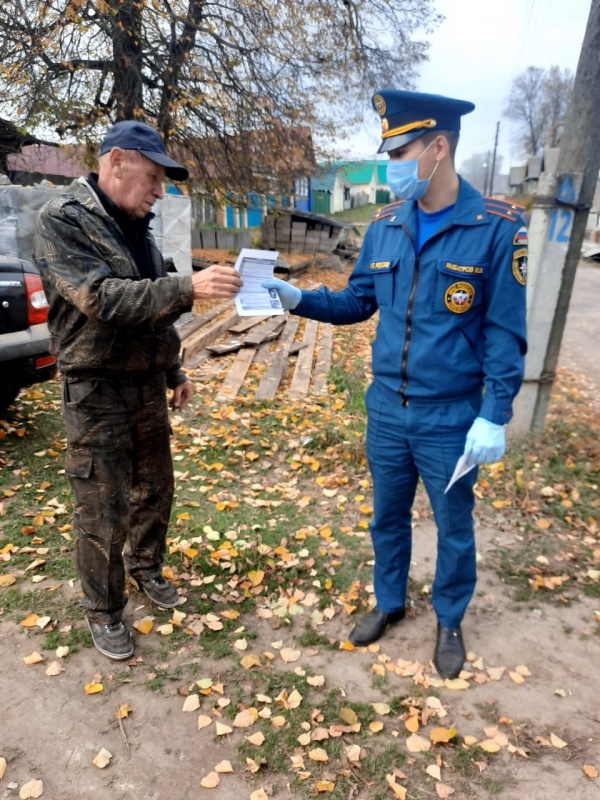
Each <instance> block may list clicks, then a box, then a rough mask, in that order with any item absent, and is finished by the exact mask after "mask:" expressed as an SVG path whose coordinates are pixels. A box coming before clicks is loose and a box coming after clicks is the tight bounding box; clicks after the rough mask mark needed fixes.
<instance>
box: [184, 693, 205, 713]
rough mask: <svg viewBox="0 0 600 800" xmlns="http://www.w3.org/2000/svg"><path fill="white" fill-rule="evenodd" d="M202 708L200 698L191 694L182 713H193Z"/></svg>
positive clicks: (186, 699) (185, 701)
mask: <svg viewBox="0 0 600 800" xmlns="http://www.w3.org/2000/svg"><path fill="white" fill-rule="evenodd" d="M199 708H200V698H199V697H198V695H197V694H190V695H188V696H187V697H186V698H185V700H184V702H183V708H182V709H181V710H182V711H185V713H186V714H189V713H191V712H192V711H197V710H198V709H199Z"/></svg>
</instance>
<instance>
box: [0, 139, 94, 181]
mask: <svg viewBox="0 0 600 800" xmlns="http://www.w3.org/2000/svg"><path fill="white" fill-rule="evenodd" d="M84 152H85V148H84V147H83V146H82V145H67V146H64V147H53V146H50V145H47V144H30V145H25V146H24V147H22V148H21V152H20V153H11V155H9V156H8V157H7V159H6V161H7V166H8V169H9V170H11V171H12V172H35V173H39V174H41V175H62V176H64V177H65V178H78V177H79V176H80V175H84V174H85V173H86V172H88V171H89V169H88V167H87V166H86V164H85V161H84Z"/></svg>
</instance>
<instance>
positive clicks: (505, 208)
mask: <svg viewBox="0 0 600 800" xmlns="http://www.w3.org/2000/svg"><path fill="white" fill-rule="evenodd" d="M483 202H484V203H485V210H486V211H487V213H488V214H495V215H496V216H498V217H504V219H509V220H511V221H512V222H521V213H522V212H523V211H524V210H525V207H524V206H519V205H517V204H516V203H511V202H509V201H508V200H496V198H494V197H484V198H483Z"/></svg>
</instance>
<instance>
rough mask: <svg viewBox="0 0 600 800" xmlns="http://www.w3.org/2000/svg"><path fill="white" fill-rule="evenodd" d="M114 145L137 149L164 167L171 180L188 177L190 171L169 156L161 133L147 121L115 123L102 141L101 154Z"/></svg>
mask: <svg viewBox="0 0 600 800" xmlns="http://www.w3.org/2000/svg"><path fill="white" fill-rule="evenodd" d="M113 147H119V148H120V149H121V150H137V151H138V153H141V154H142V155H143V156H146V158H149V159H150V161H154V163H155V164H160V166H161V167H164V168H165V175H166V176H167V178H171V180H174V181H186V180H187V179H188V176H189V172H188V170H187V169H186V167H182V166H181V164H178V163H177V161H173V159H172V158H169V156H168V155H167V151H166V150H165V143H164V142H163V140H162V137H161V135H160V134H159V133H158V131H155V130H154V128H152V127H151V126H150V125H146V123H145V122H136V121H135V120H125V121H124V122H117V123H116V124H115V125H113V126H112V128H110V129H109V130H108V131H107V133H106V136H105V137H104V139H103V140H102V142H101V143H100V155H101V156H103V155H104V154H105V153H108V152H109V151H110V150H112V149H113Z"/></svg>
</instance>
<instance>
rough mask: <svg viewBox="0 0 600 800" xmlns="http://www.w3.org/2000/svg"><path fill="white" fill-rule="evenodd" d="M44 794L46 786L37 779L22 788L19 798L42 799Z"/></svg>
mask: <svg viewBox="0 0 600 800" xmlns="http://www.w3.org/2000/svg"><path fill="white" fill-rule="evenodd" d="M43 794H44V784H43V782H42V781H38V780H36V779H35V778H34V779H33V780H31V781H28V782H27V783H24V784H23V786H21V791H20V792H19V797H20V798H21V800H29V798H31V797H41V796H42V795H43Z"/></svg>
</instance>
